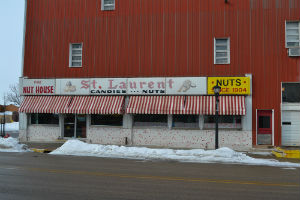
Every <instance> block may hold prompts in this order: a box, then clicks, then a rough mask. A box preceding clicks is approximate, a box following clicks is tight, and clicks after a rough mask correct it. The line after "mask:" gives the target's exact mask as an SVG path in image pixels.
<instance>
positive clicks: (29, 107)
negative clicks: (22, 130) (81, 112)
mask: <svg viewBox="0 0 300 200" xmlns="http://www.w3.org/2000/svg"><path fill="white" fill-rule="evenodd" d="M71 98H72V97H71V96H25V97H24V100H23V101H22V104H21V106H20V108H19V112H23V113H66V110H67V108H68V105H69V103H70V101H71Z"/></svg>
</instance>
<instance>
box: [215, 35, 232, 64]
mask: <svg viewBox="0 0 300 200" xmlns="http://www.w3.org/2000/svg"><path fill="white" fill-rule="evenodd" d="M218 39H221V40H224V39H226V40H227V49H226V50H216V40H218ZM217 52H218V53H219V52H227V57H222V58H227V62H223V63H217V57H216V54H217ZM214 64H215V65H224V64H225V65H227V64H230V38H229V37H228V38H214Z"/></svg>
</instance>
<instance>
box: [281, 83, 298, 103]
mask: <svg viewBox="0 0 300 200" xmlns="http://www.w3.org/2000/svg"><path fill="white" fill-rule="evenodd" d="M282 102H290V103H293V102H300V83H282Z"/></svg>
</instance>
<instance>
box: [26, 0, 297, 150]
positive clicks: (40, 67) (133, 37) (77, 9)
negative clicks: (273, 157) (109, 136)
mask: <svg viewBox="0 0 300 200" xmlns="http://www.w3.org/2000/svg"><path fill="white" fill-rule="evenodd" d="M285 20H300V0H289V1H288V0H229V3H228V4H226V3H224V0H116V10H115V11H101V0H27V23H26V41H25V58H24V76H27V77H29V78H67V77H153V76H244V75H245V73H250V74H252V75H253V110H252V113H253V130H254V133H253V136H254V137H253V143H254V144H255V141H256V138H255V135H256V133H255V129H256V127H255V126H256V116H255V115H256V109H274V111H275V123H274V124H275V138H276V139H275V145H279V144H280V143H281V139H280V138H281V135H280V130H281V126H280V102H281V82H293V81H297V82H299V81H300V61H299V60H300V59H299V57H296V58H292V57H288V55H287V49H286V48H285ZM214 37H230V47H231V58H230V60H231V62H230V64H229V65H214V64H213V39H214ZM76 42H82V43H83V67H82V68H69V67H68V65H69V43H76Z"/></svg>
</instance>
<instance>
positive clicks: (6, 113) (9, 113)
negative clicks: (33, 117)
mask: <svg viewBox="0 0 300 200" xmlns="http://www.w3.org/2000/svg"><path fill="white" fill-rule="evenodd" d="M12 113H13V112H11V111H5V115H12ZM0 115H4V112H0Z"/></svg>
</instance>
